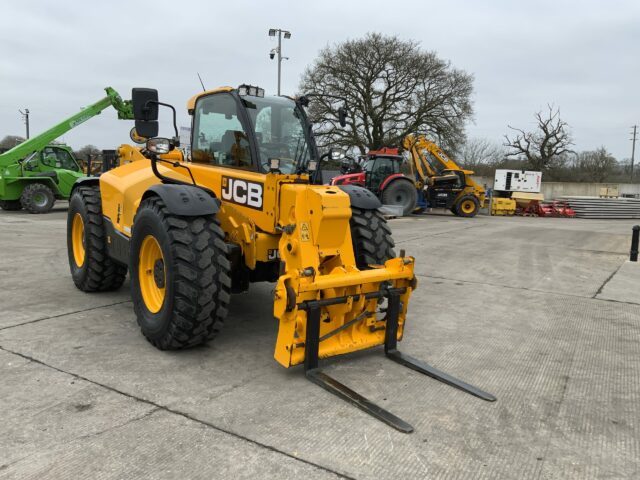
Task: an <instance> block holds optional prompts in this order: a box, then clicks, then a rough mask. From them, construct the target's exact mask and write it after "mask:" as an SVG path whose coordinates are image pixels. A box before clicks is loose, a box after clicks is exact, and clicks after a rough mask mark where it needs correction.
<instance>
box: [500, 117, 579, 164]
mask: <svg viewBox="0 0 640 480" xmlns="http://www.w3.org/2000/svg"><path fill="white" fill-rule="evenodd" d="M547 107H548V112H545V113H544V114H543V112H542V111H540V112H537V113H536V114H535V117H536V120H537V122H538V125H537V129H536V130H535V131H533V132H525V131H524V130H521V129H519V128H514V127H512V126H511V125H509V128H510V129H511V130H514V131H515V132H517V133H516V136H515V137H513V138H510V137H509V136H508V135H505V136H504V137H505V140H506V142H505V143H504V146H505V147H507V148H510V149H511V152H509V153H508V154H507V156H510V157H524V158H525V159H526V160H527V163H528V165H529V167H530V168H531V169H533V170H548V169H550V168H553V167H555V166H556V165H554V162H556V163H557V162H559V161H561V160H562V159H563V157H564V156H566V154H568V153H569V152H572V150H571V149H570V148H569V147H571V145H573V141H572V138H571V133H570V131H569V125H568V124H567V123H566V122H565V121H563V120H562V119H561V118H560V109H556V110H555V111H554V108H553V106H552V105H547Z"/></svg>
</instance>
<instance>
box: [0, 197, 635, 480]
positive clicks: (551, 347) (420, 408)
mask: <svg viewBox="0 0 640 480" xmlns="http://www.w3.org/2000/svg"><path fill="white" fill-rule="evenodd" d="M633 223H634V221H631V220H629V221H621V220H615V221H613V220H611V221H604V220H579V219H561V218H504V217H486V216H479V217H476V218H473V219H464V218H457V217H454V216H452V215H449V214H430V215H424V216H413V217H407V218H400V219H395V220H391V221H390V225H391V227H392V229H393V232H394V238H395V240H396V251H398V250H399V249H405V250H406V252H407V254H409V255H413V256H415V257H416V272H417V276H418V289H417V291H416V292H415V293H414V294H413V296H412V298H411V303H410V305H409V315H408V320H407V322H408V323H407V326H406V329H405V337H404V340H403V341H402V342H400V344H399V346H400V349H401V350H402V351H403V352H406V353H408V354H410V355H412V356H414V357H417V358H419V359H422V360H424V361H427V362H429V363H430V364H432V365H434V366H435V367H437V368H439V369H441V370H443V371H445V372H447V373H449V374H451V375H454V376H457V377H459V378H461V379H463V380H465V381H467V382H469V383H471V384H473V385H476V386H478V387H480V388H482V389H484V390H486V391H488V392H491V393H492V394H494V395H495V396H496V397H497V399H498V400H497V401H496V402H494V403H489V402H485V401H482V400H480V399H478V398H476V397H473V396H471V395H468V394H466V393H464V392H462V391H460V390H456V389H454V388H452V387H450V386H447V385H445V384H443V383H440V382H437V381H435V380H433V379H431V378H428V377H426V376H422V375H420V374H419V373H417V372H414V371H412V370H409V369H407V368H405V367H403V366H400V365H398V364H396V363H393V362H391V361H389V360H387V359H386V358H385V356H384V353H383V351H382V349H381V348H377V349H373V350H370V351H366V352H359V353H356V354H352V355H349V356H344V357H340V358H335V359H331V360H327V361H323V363H322V364H323V366H324V367H325V368H326V371H327V372H328V373H329V374H330V375H332V376H333V377H335V378H336V379H337V380H339V381H341V382H344V383H345V384H346V385H348V386H349V387H351V388H353V389H354V390H355V391H357V392H358V393H361V394H363V395H364V396H366V397H368V398H370V399H371V400H372V401H374V402H376V403H378V404H380V405H381V406H383V407H384V408H387V409H389V410H390V411H391V412H393V413H394V414H396V415H398V416H399V417H401V418H403V419H404V420H406V421H408V422H409V423H411V424H412V425H413V426H414V428H415V431H414V433H412V434H403V433H400V432H398V431H396V430H393V429H392V428H390V427H388V426H387V425H385V424H383V423H381V422H379V421H377V420H375V419H373V418H372V417H370V416H368V415H367V414H365V413H364V412H362V411H360V410H358V409H356V408H355V407H354V406H352V405H350V404H348V403H346V402H344V401H343V400H340V399H339V398H337V397H335V396H333V395H331V394H330V393H328V392H326V391H324V390H322V389H321V388H319V387H318V386H316V385H314V384H312V383H311V382H309V381H308V380H306V379H305V377H304V373H303V370H302V367H296V368H292V369H284V368H282V367H281V366H280V365H279V364H277V363H276V362H275V360H274V359H273V348H274V345H275V339H276V334H277V322H276V321H275V320H274V319H273V315H272V299H271V298H272V290H273V285H271V284H256V285H253V286H252V287H251V289H250V291H249V292H248V293H245V294H241V295H237V296H234V297H233V299H232V304H231V307H230V313H229V317H228V319H227V321H226V325H225V328H224V330H223V331H222V333H221V334H220V336H219V337H218V338H217V339H216V340H215V341H214V342H212V343H211V344H209V345H206V346H202V347H198V348H194V349H191V350H186V351H180V352H161V351H158V350H156V349H155V348H153V347H152V346H151V345H150V344H149V343H148V342H147V341H146V340H145V339H144V337H143V336H142V335H141V333H140V331H139V328H138V325H137V323H136V319H135V315H134V313H133V309H132V304H131V301H130V294H129V282H128V281H127V282H125V285H124V286H123V287H122V288H121V289H120V290H118V291H117V292H111V293H106V294H85V293H82V292H80V291H78V290H77V289H76V288H75V286H74V285H73V282H72V281H71V278H70V274H69V267H68V261H67V249H66V210H65V208H64V204H63V205H61V206H60V207H58V208H56V209H55V210H54V212H53V213H51V214H48V215H43V216H37V215H29V214H27V213H24V212H0V246H1V247H2V248H0V273H1V276H0V305H1V306H2V308H1V309H0V379H1V381H0V412H1V418H0V429H1V433H2V434H1V435H0V478H1V479H13V478H15V479H61V478H73V479H75V478H92V479H93V478H96V479H98V478H99V479H128V478H136V479H145V478H148V479H178V478H179V479H182V478H184V479H211V478H234V479H235V478H278V479H284V478H311V479H315V478H318V479H319V478H323V479H324V478H356V479H392V478H397V479H422V478H447V479H448V478H472V479H475V478H486V479H502V478H504V479H529V478H532V479H538V478H540V479H585V478H602V479H605V478H606V479H618V478H629V479H633V478H640V297H639V288H640V267H638V264H635V263H629V262H628V261H627V260H628V252H629V248H630V238H631V226H632V225H633Z"/></svg>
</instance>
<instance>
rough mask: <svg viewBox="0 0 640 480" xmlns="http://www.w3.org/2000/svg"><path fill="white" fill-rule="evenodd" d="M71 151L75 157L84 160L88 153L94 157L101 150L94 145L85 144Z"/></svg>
mask: <svg viewBox="0 0 640 480" xmlns="http://www.w3.org/2000/svg"><path fill="white" fill-rule="evenodd" d="M73 153H74V155H75V156H76V158H77V159H79V160H82V161H83V162H84V161H86V160H87V158H88V157H89V155H91V157H92V158H96V157H97V156H98V155H100V154H101V153H102V152H101V151H100V149H98V147H96V146H95V145H85V146H84V147H82V148H81V149H79V150H75V151H74V152H73Z"/></svg>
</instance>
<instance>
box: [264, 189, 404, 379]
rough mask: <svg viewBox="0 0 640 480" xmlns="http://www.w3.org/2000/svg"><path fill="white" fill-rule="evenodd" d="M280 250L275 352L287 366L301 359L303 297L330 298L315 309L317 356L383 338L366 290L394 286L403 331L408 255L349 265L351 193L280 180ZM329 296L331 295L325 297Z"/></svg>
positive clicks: (371, 344)
mask: <svg viewBox="0 0 640 480" xmlns="http://www.w3.org/2000/svg"><path fill="white" fill-rule="evenodd" d="M279 210H280V219H279V224H280V225H281V228H282V231H283V233H282V236H281V238H280V248H279V250H280V255H281V259H282V260H283V261H284V264H285V265H286V267H285V271H284V273H283V274H282V275H281V276H280V278H279V279H278V283H277V286H276V290H275V299H274V315H275V317H276V318H278V319H279V320H280V327H279V330H278V340H277V343H276V350H275V354H274V356H275V359H276V360H277V361H278V362H279V363H280V364H282V365H283V366H285V367H290V366H293V365H297V364H300V363H302V362H303V361H304V359H305V338H306V333H307V332H306V328H307V310H306V309H305V302H311V301H314V300H323V301H326V300H329V299H335V303H334V304H330V305H325V306H323V307H322V309H321V313H320V320H321V322H320V339H321V340H320V344H319V348H318V357H319V358H326V357H330V356H334V355H340V354H344V353H348V352H353V351H357V350H362V349H366V348H370V347H374V346H377V345H382V344H383V343H384V340H385V319H384V315H383V313H382V312H379V311H378V310H379V306H380V304H379V301H378V299H377V298H367V294H372V293H374V292H378V291H380V290H382V289H385V288H397V289H400V290H402V291H403V292H404V293H402V294H401V295H400V305H401V307H400V312H399V317H398V333H397V338H398V339H401V338H402V333H403V326H404V320H405V316H406V312H407V305H408V300H409V296H410V295H411V291H412V289H413V288H414V287H415V277H414V273H413V265H414V259H413V258H411V257H407V258H394V259H390V260H388V261H387V262H386V263H385V264H384V265H372V266H371V269H368V270H362V271H361V270H359V269H358V268H357V267H356V266H355V257H354V252H353V246H352V240H351V233H350V229H349V219H350V217H351V207H350V200H349V196H348V195H347V194H346V193H344V192H342V191H341V190H340V189H339V188H337V187H329V186H321V187H310V186H308V185H296V184H284V185H282V188H281V196H280V209H279ZM325 303H330V302H325Z"/></svg>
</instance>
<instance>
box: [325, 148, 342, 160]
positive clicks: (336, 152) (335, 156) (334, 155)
mask: <svg viewBox="0 0 640 480" xmlns="http://www.w3.org/2000/svg"><path fill="white" fill-rule="evenodd" d="M329 157H330V158H331V160H340V159H342V158H344V157H345V153H344V150H341V149H339V148H332V149H331V150H329Z"/></svg>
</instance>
